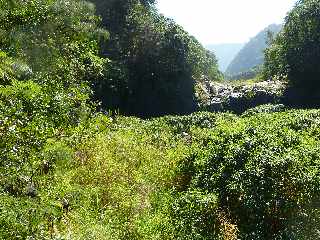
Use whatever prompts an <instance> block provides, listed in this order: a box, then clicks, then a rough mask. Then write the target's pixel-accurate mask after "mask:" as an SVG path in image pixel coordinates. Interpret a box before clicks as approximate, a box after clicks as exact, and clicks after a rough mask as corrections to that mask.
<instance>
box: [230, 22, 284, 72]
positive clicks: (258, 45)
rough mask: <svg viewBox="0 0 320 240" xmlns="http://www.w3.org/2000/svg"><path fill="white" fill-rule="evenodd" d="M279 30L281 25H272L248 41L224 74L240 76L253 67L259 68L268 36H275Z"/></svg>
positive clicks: (262, 60)
mask: <svg viewBox="0 0 320 240" xmlns="http://www.w3.org/2000/svg"><path fill="white" fill-rule="evenodd" d="M281 28H282V26H281V25H276V24H272V25H270V26H268V27H266V28H265V29H263V30H262V31H261V32H259V33H258V34H257V35H256V36H255V37H253V38H252V39H250V41H249V42H248V43H247V44H246V45H245V46H244V47H243V48H242V49H241V50H240V52H239V53H238V54H237V55H236V56H235V58H234V59H233V60H232V61H231V63H230V64H229V66H228V68H227V70H226V74H227V75H230V76H235V75H240V74H241V73H245V72H250V71H253V68H255V67H260V66H261V65H262V64H263V62H264V50H265V49H266V48H267V46H268V41H269V40H268V38H269V37H270V36H269V35H270V34H272V35H273V36H275V35H276V34H277V33H279V31H280V30H281Z"/></svg>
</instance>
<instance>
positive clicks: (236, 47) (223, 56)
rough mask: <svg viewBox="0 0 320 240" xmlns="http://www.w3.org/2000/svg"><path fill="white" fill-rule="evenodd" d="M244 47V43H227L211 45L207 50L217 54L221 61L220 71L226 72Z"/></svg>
mask: <svg viewBox="0 0 320 240" xmlns="http://www.w3.org/2000/svg"><path fill="white" fill-rule="evenodd" d="M243 46H244V43H226V44H210V45H207V46H206V48H207V49H208V50H210V51H212V52H214V53H215V55H216V57H217V59H218V60H219V69H220V71H222V72H224V71H226V69H227V67H228V65H229V64H230V63H231V61H232V60H233V59H234V57H235V56H236V55H237V54H238V53H239V51H240V49H241V48H242V47H243Z"/></svg>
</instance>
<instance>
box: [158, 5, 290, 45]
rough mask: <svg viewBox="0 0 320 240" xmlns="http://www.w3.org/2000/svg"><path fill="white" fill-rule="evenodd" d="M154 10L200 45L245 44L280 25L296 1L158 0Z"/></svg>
mask: <svg viewBox="0 0 320 240" xmlns="http://www.w3.org/2000/svg"><path fill="white" fill-rule="evenodd" d="M157 1H158V4H157V8H158V10H159V12H160V13H162V14H163V15H165V16H166V17H169V18H172V19H174V20H175V21H176V22H177V23H178V24H179V25H181V26H183V27H184V29H185V30H186V31H188V32H189V33H190V34H191V35H193V36H195V37H196V38H197V39H198V40H199V41H200V42H201V43H202V44H204V45H208V44H220V43H245V42H248V41H249V40H250V38H252V37H254V36H255V35H256V34H257V33H258V32H260V31H261V30H263V29H264V28H265V27H267V26H268V25H270V24H272V23H282V22H283V19H284V18H285V16H286V14H287V12H288V11H289V10H290V9H292V7H293V6H294V4H295V2H296V0H157Z"/></svg>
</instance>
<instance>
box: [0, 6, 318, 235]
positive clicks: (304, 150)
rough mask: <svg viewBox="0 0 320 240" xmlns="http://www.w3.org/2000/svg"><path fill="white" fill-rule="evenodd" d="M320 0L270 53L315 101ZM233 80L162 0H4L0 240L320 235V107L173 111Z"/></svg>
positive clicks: (272, 63) (268, 70) (272, 66)
mask: <svg viewBox="0 0 320 240" xmlns="http://www.w3.org/2000/svg"><path fill="white" fill-rule="evenodd" d="M319 6H320V5H319V1H316V0H305V1H299V2H298V3H297V5H296V6H295V8H294V9H293V11H292V12H291V13H289V15H288V17H287V18H286V23H285V26H284V30H283V31H282V32H281V34H280V35H279V36H278V37H276V38H275V39H274V41H273V42H272V45H271V46H270V48H269V49H268V50H267V51H266V63H265V66H264V74H265V77H273V78H277V79H284V80H287V81H288V82H289V84H290V85H289V86H290V87H293V88H295V89H297V88H298V89H302V90H303V92H304V93H305V94H306V95H305V96H307V94H310V96H315V94H316V93H317V92H318V91H319V88H318V85H319V84H318V82H317V79H318V78H317V76H318V75H319V74H318V69H319V68H318V63H319V61H318V60H319V54H318V53H319V52H318V50H319V49H318V41H319V36H318V35H319V29H318V28H319V24H320V23H319V19H318V13H319V11H318V10H319ZM298 32H299V34H297V33H298ZM221 78H222V76H221V73H220V72H219V70H218V66H217V60H216V57H215V56H214V54H212V53H210V52H208V51H206V50H205V49H204V48H203V47H202V46H201V44H200V43H199V42H198V41H197V40H196V39H195V38H194V37H192V36H190V35H189V34H188V33H187V32H185V31H184V30H183V29H182V28H181V27H180V26H178V25H177V24H176V23H175V22H173V21H172V20H170V19H166V18H165V17H163V16H162V15H160V14H159V13H158V12H157V10H156V9H155V6H154V1H152V0H106V1H102V0H101V1H100V0H92V1H91V2H87V1H82V0H70V1H62V0H29V1H24V0H10V1H7V0H0V139H1V141H0V160H1V161H0V239H17V240H18V239H19V240H20V239H21V240H22V239H28V240H31V239H36V240H38V239H39V240H40V239H41V240H42V239H56V240H57V239H61V240H62V239H79V240H80V239H81V240H82V239H101V240H102V239H139V240H140V239H159V240H160V239H161V240H162V239H168V240H169V239H190V240H196V239H199V240H200V239H203V240H204V239H226V240H230V239H231V240H232V239H248V240H251V239H297V240H298V239H299V240H300V239H306V240H307V239H318V238H319V229H320V221H319V219H320V218H319V217H320V205H319V197H320V188H319V186H320V177H319V176H320V162H319V161H320V151H319V150H320V149H319V146H320V131H319V129H320V111H319V110H290V109H289V108H288V106H284V105H263V106H259V107H256V108H253V109H250V110H248V111H246V112H244V113H243V114H241V115H235V114H232V113H208V112H197V113H192V114H191V115H189V116H170V115H168V114H177V115H178V114H180V115H182V114H185V113H191V112H194V111H196V110H197V109H198V105H201V102H199V101H201V97H199V96H200V95H201V94H200V93H201V91H203V92H205V91H207V89H211V90H210V91H212V92H214V91H217V92H219V90H216V86H215V84H214V83H213V82H212V81H220V80H221ZM210 84H211V85H210ZM234 84H235V85H237V84H239V88H240V87H241V89H242V88H243V89H244V91H245V95H244V97H245V99H249V98H250V97H252V96H251V95H252V94H251V92H253V91H247V90H248V89H249V88H246V86H241V84H244V85H246V84H248V82H247V83H244V82H241V83H234ZM263 84H266V83H263ZM263 84H262V85H263ZM205 85H208V86H209V87H208V88H207V89H206V88H205V87H204V86H205ZM219 85H220V87H221V88H220V89H222V90H221V91H220V92H225V91H227V87H226V88H224V87H223V84H222V83H219ZM260 85H261V84H260ZM275 85H277V83H275ZM234 88H237V86H234ZM256 88H257V87H256ZM246 89H247V90H246ZM249 90H250V89H249ZM255 91H256V92H257V94H260V95H261V96H267V94H265V93H266V92H265V91H264V90H263V89H257V90H255ZM207 92H208V91H207ZM207 92H206V93H207ZM231 95H235V94H234V93H231ZM236 95H237V96H231V97H232V98H231V99H233V100H234V102H232V103H233V104H236V103H239V102H237V101H238V100H237V99H243V98H239V94H236ZM260 95H259V96H260ZM226 98H228V97H226ZM228 99H229V100H230V98H228ZM209 100H210V98H209ZM213 100H215V101H216V102H214V101H211V100H210V102H214V103H216V104H221V102H219V99H217V97H213ZM306 101H307V98H306ZM239 107H242V106H239ZM242 112H243V111H241V113H242ZM125 115H127V116H125ZM128 115H135V117H129V116H128ZM163 115H167V116H163ZM159 116H162V117H159ZM137 117H145V118H148V119H145V120H142V119H140V118H137ZM150 117H157V118H150Z"/></svg>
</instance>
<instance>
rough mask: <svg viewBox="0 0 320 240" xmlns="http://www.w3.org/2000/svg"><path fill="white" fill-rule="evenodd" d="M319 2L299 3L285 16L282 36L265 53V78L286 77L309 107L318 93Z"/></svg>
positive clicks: (319, 70)
mask: <svg viewBox="0 0 320 240" xmlns="http://www.w3.org/2000/svg"><path fill="white" fill-rule="evenodd" d="M319 19H320V1H319V0H300V1H298V2H297V3H296V5H295V7H294V9H293V10H292V11H291V12H290V13H289V14H288V16H287V17H286V20H285V25H284V29H283V31H282V33H281V34H280V35H279V36H278V37H277V38H276V39H275V41H274V43H273V44H272V45H271V47H270V48H269V49H268V50H267V51H266V64H265V75H266V76H269V77H273V76H274V75H278V76H279V75H281V76H285V77H286V76H287V77H288V80H289V83H290V86H291V87H293V88H295V89H299V90H300V91H301V92H304V95H305V97H306V98H309V99H308V101H310V103H316V101H317V99H311V98H312V97H315V96H316V95H318V94H319V92H320V78H319V76H320V61H319V60H320V20H319Z"/></svg>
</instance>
